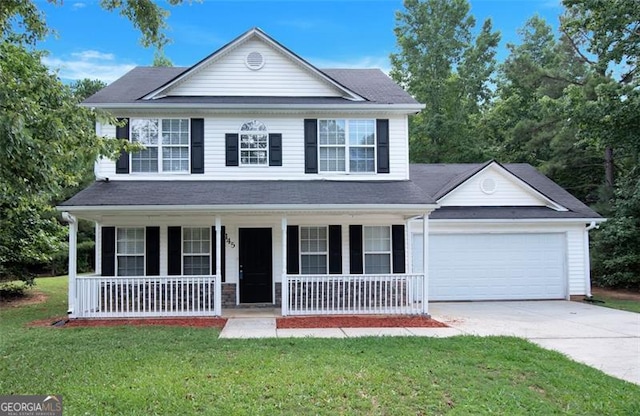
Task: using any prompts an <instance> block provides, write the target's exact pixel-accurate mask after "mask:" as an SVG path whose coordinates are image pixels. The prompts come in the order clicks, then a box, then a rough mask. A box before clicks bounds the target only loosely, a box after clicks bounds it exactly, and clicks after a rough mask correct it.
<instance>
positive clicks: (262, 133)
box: [240, 120, 269, 166]
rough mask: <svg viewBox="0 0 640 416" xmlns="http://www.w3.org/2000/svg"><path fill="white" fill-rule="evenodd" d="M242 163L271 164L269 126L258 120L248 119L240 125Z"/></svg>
mask: <svg viewBox="0 0 640 416" xmlns="http://www.w3.org/2000/svg"><path fill="white" fill-rule="evenodd" d="M240 164H241V165H252V166H255V165H259V166H267V165H268V164H269V133H268V132H267V126H265V125H264V123H262V122H260V121H258V120H251V121H248V122H246V123H244V124H243V125H242V127H240Z"/></svg>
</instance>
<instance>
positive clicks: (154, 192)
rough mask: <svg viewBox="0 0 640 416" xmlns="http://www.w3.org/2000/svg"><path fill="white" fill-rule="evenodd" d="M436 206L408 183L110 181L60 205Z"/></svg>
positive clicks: (430, 199)
mask: <svg viewBox="0 0 640 416" xmlns="http://www.w3.org/2000/svg"><path fill="white" fill-rule="evenodd" d="M433 203H435V201H434V200H433V199H432V198H430V197H429V196H428V195H426V194H425V193H424V192H423V191H422V190H421V189H420V188H419V187H418V186H416V185H415V184H413V183H412V182H410V181H390V182H379V181H367V182H365V181H109V182H95V183H93V184H92V185H90V186H89V187H88V188H86V189H85V190H83V191H80V192H79V193H77V194H76V195H74V196H73V197H72V198H71V199H69V200H67V201H65V202H63V203H62V204H60V206H62V207H66V206H114V205H121V206H123V207H126V206H135V205H159V206H177V207H180V206H185V205H193V206H195V205H216V206H217V205H285V206H286V205H302V204H304V205H310V206H312V207H314V206H315V207H321V206H323V205H379V204H390V205H425V204H433Z"/></svg>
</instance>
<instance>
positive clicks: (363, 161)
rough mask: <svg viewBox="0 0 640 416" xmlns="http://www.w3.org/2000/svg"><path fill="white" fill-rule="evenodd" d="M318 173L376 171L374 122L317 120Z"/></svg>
mask: <svg viewBox="0 0 640 416" xmlns="http://www.w3.org/2000/svg"><path fill="white" fill-rule="evenodd" d="M318 148H319V161H320V172H351V173H361V172H367V173H372V172H375V171H376V121H375V120H366V119H355V120H318Z"/></svg>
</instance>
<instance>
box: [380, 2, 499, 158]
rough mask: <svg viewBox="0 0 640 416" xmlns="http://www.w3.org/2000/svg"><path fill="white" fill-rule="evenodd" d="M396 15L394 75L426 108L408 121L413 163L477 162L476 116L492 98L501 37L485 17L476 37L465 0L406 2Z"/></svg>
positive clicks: (478, 153)
mask: <svg viewBox="0 0 640 416" xmlns="http://www.w3.org/2000/svg"><path fill="white" fill-rule="evenodd" d="M404 6H405V10H404V11H400V12H397V14H396V28H395V33H396V38H397V45H398V49H399V52H398V53H395V54H392V55H391V64H392V70H391V76H392V77H393V79H394V80H396V81H397V82H399V83H400V84H401V85H403V86H404V87H405V88H406V89H407V91H409V93H410V94H412V95H413V96H414V97H415V98H416V99H417V100H418V101H420V102H422V103H425V105H426V108H425V109H424V110H423V111H422V112H421V113H420V114H418V115H416V116H414V117H412V118H411V120H410V129H409V131H410V137H409V140H410V157H411V160H412V161H414V162H427V161H428V162H458V161H477V160H478V159H479V158H482V157H483V154H482V152H481V148H480V145H479V143H478V142H477V141H475V140H474V126H475V123H476V121H477V116H478V115H479V114H480V112H481V111H482V109H483V107H484V106H485V105H486V104H487V103H488V102H489V101H490V98H491V89H490V83H491V77H492V75H493V73H494V70H495V65H496V62H495V53H496V47H497V44H498V42H499V40H500V35H499V34H498V33H497V32H493V29H492V25H491V21H490V20H486V21H485V22H484V24H483V26H482V28H481V30H480V32H479V34H478V35H476V36H475V37H474V36H473V35H472V30H473V28H474V27H475V19H474V18H473V16H471V15H470V14H469V10H470V7H469V3H468V2H467V1H466V0H454V1H447V0H425V1H420V0H406V1H405V2H404Z"/></svg>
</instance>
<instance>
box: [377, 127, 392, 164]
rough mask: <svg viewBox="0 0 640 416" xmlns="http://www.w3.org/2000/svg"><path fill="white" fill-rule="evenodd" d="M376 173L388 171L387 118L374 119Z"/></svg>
mask: <svg viewBox="0 0 640 416" xmlns="http://www.w3.org/2000/svg"><path fill="white" fill-rule="evenodd" d="M376 138H377V142H376V146H377V149H376V150H377V153H378V173H389V120H376Z"/></svg>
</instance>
